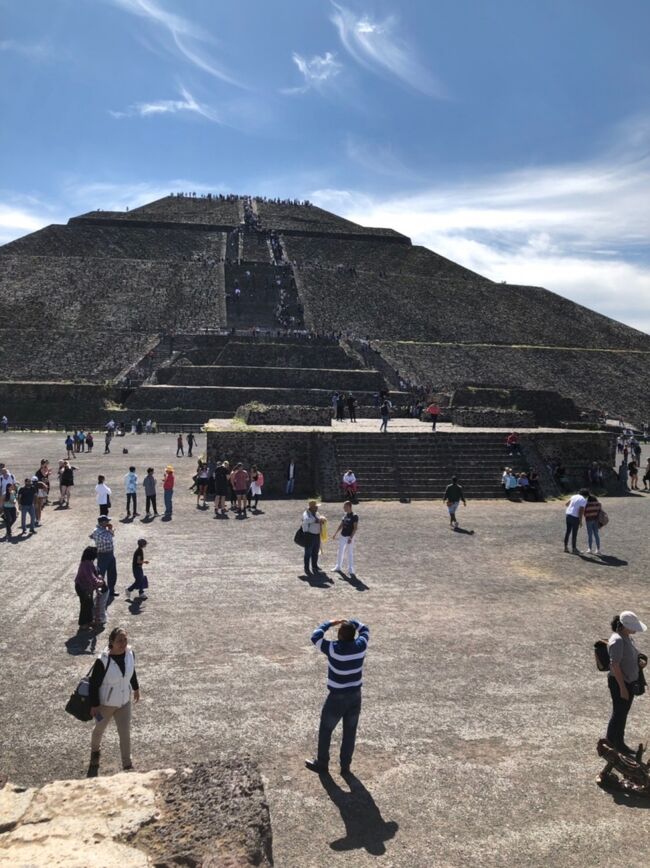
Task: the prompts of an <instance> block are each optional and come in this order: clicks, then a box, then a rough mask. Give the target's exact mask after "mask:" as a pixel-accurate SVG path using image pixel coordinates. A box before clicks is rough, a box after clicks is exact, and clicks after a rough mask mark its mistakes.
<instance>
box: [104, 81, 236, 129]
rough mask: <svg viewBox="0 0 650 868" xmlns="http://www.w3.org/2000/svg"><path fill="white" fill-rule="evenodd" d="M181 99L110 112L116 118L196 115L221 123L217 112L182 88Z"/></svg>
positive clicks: (135, 105)
mask: <svg viewBox="0 0 650 868" xmlns="http://www.w3.org/2000/svg"><path fill="white" fill-rule="evenodd" d="M180 95H181V99H160V100H155V101H154V102H137V103H134V104H133V105H132V106H129V107H128V108H127V109H125V110H124V111H112V110H109V114H110V115H112V116H113V117H114V118H118V119H120V118H127V117H143V118H147V117H149V118H150V117H160V116H161V115H174V114H178V113H179V112H180V113H184V114H188V113H189V114H196V115H200V116H201V117H204V118H206V119H207V120H209V121H213V122H214V123H220V122H221V119H220V118H219V116H218V114H217V112H216V111H215V110H214V109H212V108H210V107H209V106H206V105H204V104H202V103H199V102H197V101H196V100H195V99H194V97H193V96H192V94H191V93H190V92H189V91H188V90H187V89H186V88H184V87H181V88H180Z"/></svg>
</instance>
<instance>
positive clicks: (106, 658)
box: [87, 627, 140, 778]
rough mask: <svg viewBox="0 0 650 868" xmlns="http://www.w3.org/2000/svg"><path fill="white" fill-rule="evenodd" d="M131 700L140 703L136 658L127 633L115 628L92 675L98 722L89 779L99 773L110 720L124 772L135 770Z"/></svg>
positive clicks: (92, 701)
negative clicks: (114, 727)
mask: <svg viewBox="0 0 650 868" xmlns="http://www.w3.org/2000/svg"><path fill="white" fill-rule="evenodd" d="M131 699H133V702H139V700H140V687H139V684H138V676H137V675H136V672H135V654H134V652H133V649H132V648H131V646H130V645H129V640H128V636H127V634H126V630H125V629H124V628H123V627H114V628H113V629H112V630H111V632H110V635H109V637H108V648H107V649H106V650H105V651H103V652H102V653H101V654H100V655H99V657H98V658H97V660H95V665H94V666H93V669H92V672H91V673H90V705H91V708H90V713H91V714H92V716H93V717H94V719H95V726H94V727H93V731H92V735H91V737H90V765H89V766H88V773H87V777H89V778H96V777H97V774H98V772H99V759H100V747H101V743H102V736H103V735H104V731H105V729H106V727H107V726H108V724H109V723H110V721H111V718H113V719H114V720H115V724H116V726H117V733H118V736H119V739H120V753H121V755H122V768H123V769H124V770H125V771H128V770H130V769H132V768H133V762H132V760H131Z"/></svg>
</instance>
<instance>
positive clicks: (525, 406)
mask: <svg viewBox="0 0 650 868" xmlns="http://www.w3.org/2000/svg"><path fill="white" fill-rule="evenodd" d="M451 405H452V407H462V408H465V407H480V408H485V407H496V408H499V409H503V410H530V411H531V412H532V413H534V414H535V418H536V419H537V424H538V425H541V426H543V427H553V426H555V425H557V424H558V423H559V422H560V421H561V420H562V419H566V420H574V419H578V418H579V416H580V414H579V411H578V408H577V407H576V405H575V404H574V402H573V401H572V400H571V399H570V398H563V397H562V396H561V395H560V394H559V393H558V392H552V391H548V390H541V389H497V388H484V387H482V386H463V387H462V388H460V389H456V390H455V391H454V393H453V395H452V396H451Z"/></svg>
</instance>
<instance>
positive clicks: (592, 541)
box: [584, 494, 603, 555]
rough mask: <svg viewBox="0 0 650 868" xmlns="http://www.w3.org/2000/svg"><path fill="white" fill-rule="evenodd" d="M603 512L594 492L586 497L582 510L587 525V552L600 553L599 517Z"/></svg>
mask: <svg viewBox="0 0 650 868" xmlns="http://www.w3.org/2000/svg"><path fill="white" fill-rule="evenodd" d="M602 513H603V505H602V503H601V502H600V501H599V500H598V498H597V497H596V495H595V494H590V495H589V496H588V497H587V505H586V506H585V511H584V520H585V524H586V526H587V545H588V548H587V554H592V552H593V554H595V555H599V554H601V551H600V519H601V516H602Z"/></svg>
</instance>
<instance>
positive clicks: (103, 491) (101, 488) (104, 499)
mask: <svg viewBox="0 0 650 868" xmlns="http://www.w3.org/2000/svg"><path fill="white" fill-rule="evenodd" d="M105 479H106V477H105V476H101V475H100V476H98V477H97V485H96V486H95V500H96V501H97V506H98V507H99V514H100V515H108V510H109V508H110V505H111V494H112V493H113V492H112V491H111V489H110V488H109V487H108V485H106V482H105V481H104V480H105Z"/></svg>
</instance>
